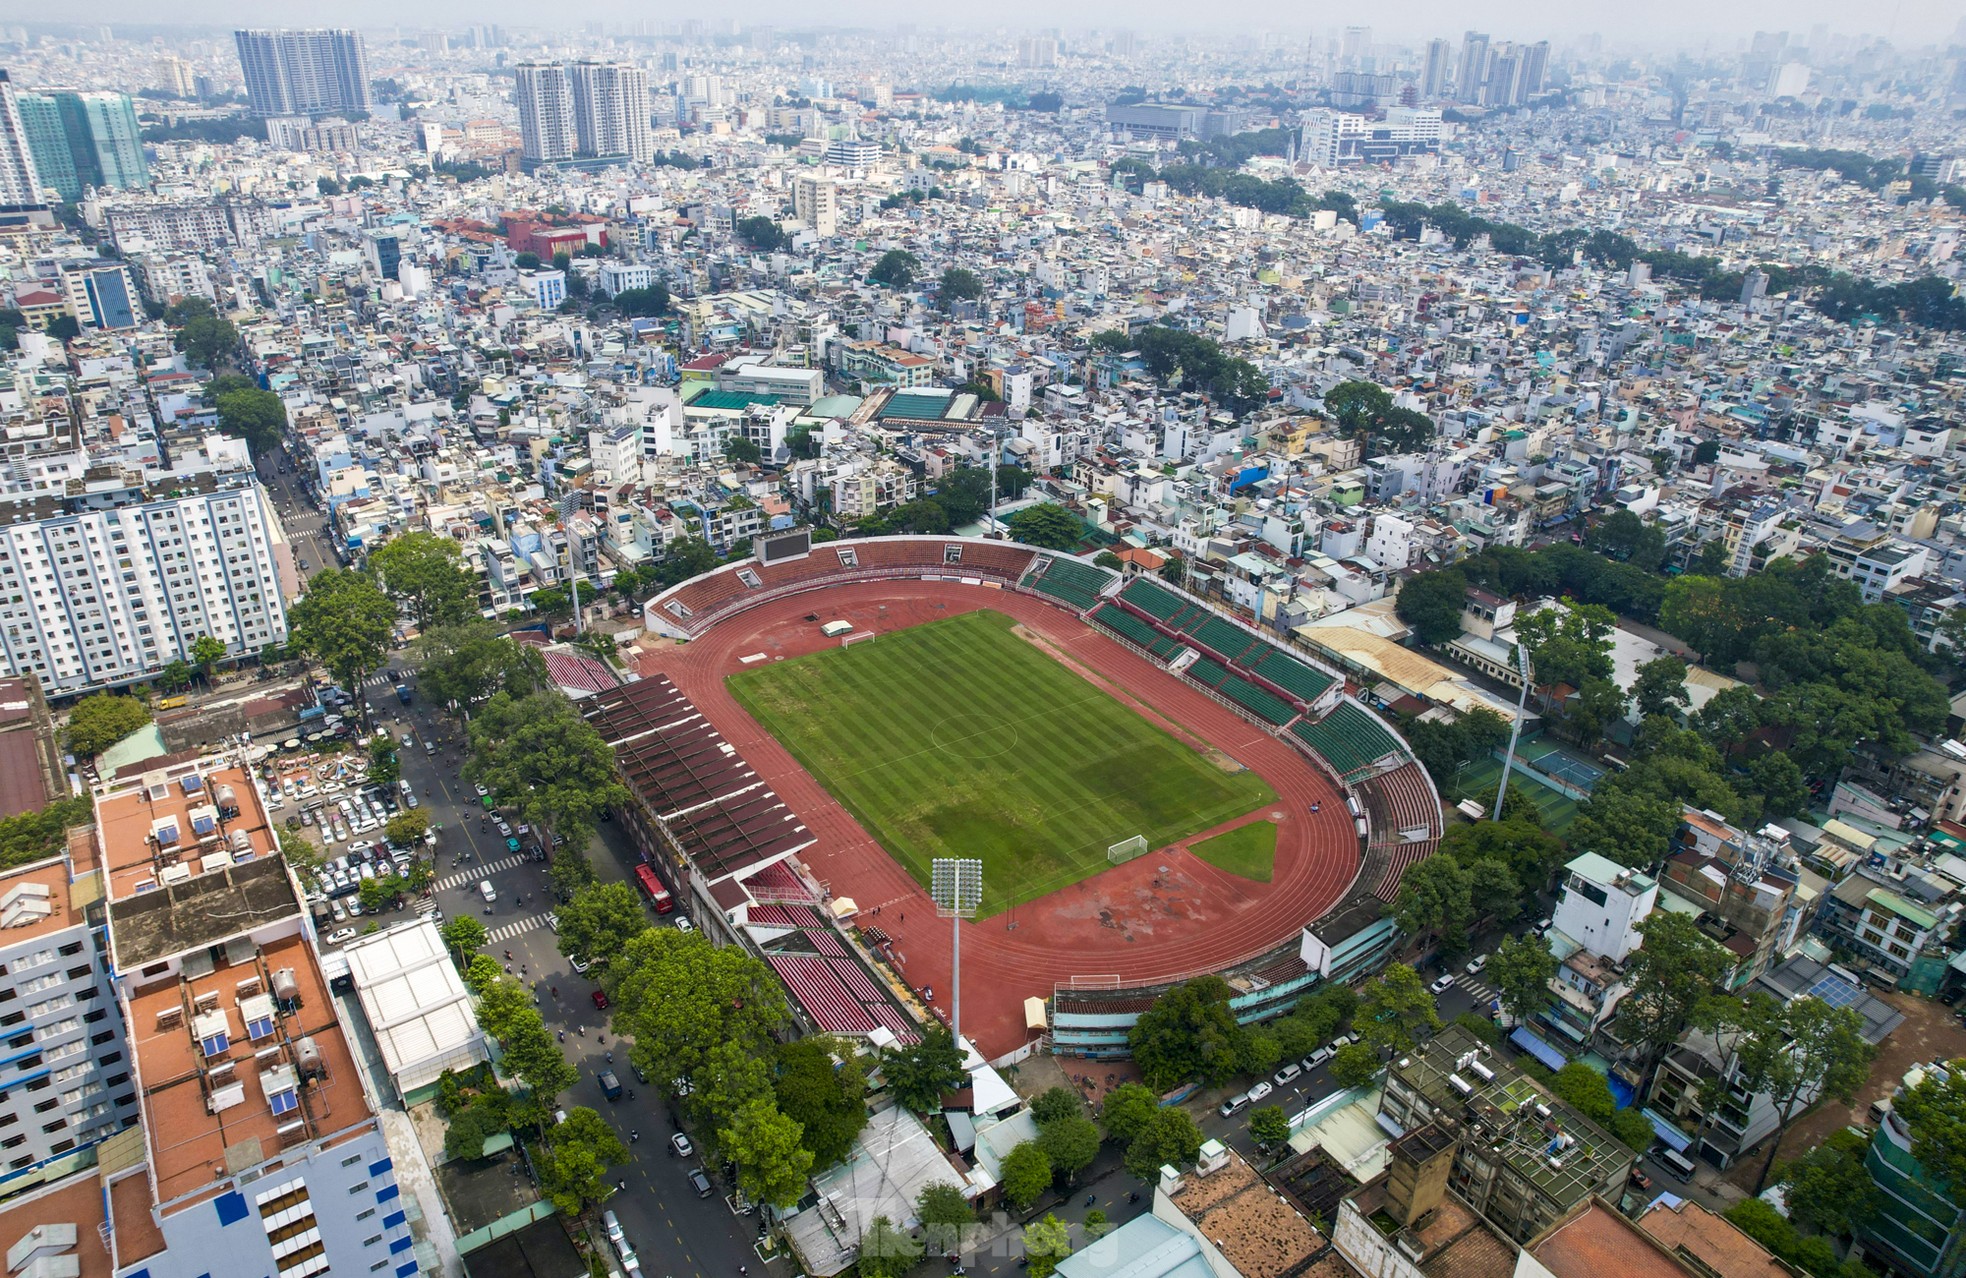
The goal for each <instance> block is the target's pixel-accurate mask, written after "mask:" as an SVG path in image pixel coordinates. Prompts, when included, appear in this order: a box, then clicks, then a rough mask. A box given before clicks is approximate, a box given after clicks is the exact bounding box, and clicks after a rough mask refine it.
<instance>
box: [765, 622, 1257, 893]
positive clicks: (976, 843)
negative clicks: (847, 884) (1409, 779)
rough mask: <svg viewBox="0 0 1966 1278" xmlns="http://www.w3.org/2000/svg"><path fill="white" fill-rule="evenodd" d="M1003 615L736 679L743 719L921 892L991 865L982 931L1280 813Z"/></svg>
mask: <svg viewBox="0 0 1966 1278" xmlns="http://www.w3.org/2000/svg"><path fill="white" fill-rule="evenodd" d="M1014 625H1015V623H1014V622H1013V621H1012V620H1011V619H1010V618H1009V617H1007V616H1005V615H1003V614H1002V613H998V612H987V611H985V612H971V613H964V614H963V615H961V616H957V617H951V618H949V619H948V620H947V621H937V622H932V623H930V624H928V625H923V626H915V627H912V628H910V629H907V630H901V631H896V632H895V633H893V634H884V635H882V636H881V637H880V638H879V639H876V640H875V641H873V642H872V643H859V644H855V645H854V646H852V647H850V648H837V649H832V650H830V651H825V652H819V653H814V654H812V655H811V656H806V657H798V658H795V659H793V660H791V661H785V662H781V663H779V664H777V665H774V666H768V667H766V668H764V669H760V670H749V671H744V672H742V673H740V674H736V675H733V676H731V679H730V689H731V692H732V694H733V695H735V696H736V698H737V700H738V701H739V702H740V703H741V704H742V705H743V706H744V708H745V709H747V710H749V711H750V712H751V715H752V717H753V718H755V719H756V720H757V721H758V722H759V723H760V724H761V725H762V726H763V727H764V728H765V729H766V731H768V732H770V733H771V734H772V735H773V736H774V737H776V738H777V739H778V740H779V741H780V742H781V743H783V744H784V746H785V747H786V748H787V749H788V750H790V751H791V752H792V754H793V756H794V757H795V758H797V759H798V761H799V763H800V764H801V765H803V766H804V767H805V768H806V770H807V771H809V772H811V773H812V774H813V775H814V776H815V777H817V778H818V779H819V783H820V784H821V785H823V786H825V787H826V789H827V790H828V791H829V792H831V794H832V795H833V797H834V798H836V799H838V800H839V801H840V802H841V804H843V805H844V806H845V807H846V809H847V811H849V812H851V813H853V815H854V817H855V818H856V819H858V820H859V822H860V824H861V826H862V827H863V828H865V829H866V830H867V832H868V833H869V834H871V835H872V836H873V837H874V838H875V839H877V840H878V841H879V842H880V844H881V846H882V847H884V848H886V849H887V851H888V854H889V855H890V856H892V857H894V858H895V859H896V860H898V861H899V862H900V863H901V864H902V865H904V866H906V867H907V869H908V871H909V872H910V873H911V874H913V875H914V876H915V878H916V879H917V880H919V881H920V882H921V883H922V884H923V885H924V886H926V885H927V884H928V881H929V862H930V861H931V860H932V859H934V858H936V857H970V858H975V859H978V860H981V861H982V862H983V889H984V892H983V907H982V910H981V911H980V913H981V914H983V915H986V916H987V915H990V914H995V913H997V912H999V911H1001V910H1004V909H1007V908H1009V907H1010V906H1013V905H1017V904H1019V903H1021V902H1024V901H1030V900H1034V899H1036V898H1038V897H1040V896H1044V895H1045V894H1047V893H1050V892H1055V891H1057V890H1058V889H1059V888H1061V887H1065V886H1067V885H1068V884H1071V883H1075V882H1077V881H1078V880H1080V879H1083V878H1085V877H1086V876H1088V875H1091V874H1095V873H1097V872H1098V871H1100V870H1103V869H1105V868H1106V867H1107V865H1108V861H1107V859H1106V849H1107V848H1108V847H1109V846H1110V845H1112V844H1114V843H1118V842H1119V841H1121V840H1122V839H1127V838H1131V837H1132V836H1134V835H1136V834H1138V835H1145V836H1146V840H1147V846H1148V847H1149V848H1157V847H1162V846H1164V845H1166V844H1168V843H1170V842H1173V841H1174V840H1176V839H1180V838H1183V837H1185V836H1187V835H1190V834H1194V833H1195V832H1197V831H1199V830H1205V829H1208V828H1209V827H1210V826H1213V825H1217V824H1219V823H1221V822H1223V821H1226V820H1228V819H1229V818H1230V817H1233V816H1237V815H1239V814H1241V813H1244V812H1248V811H1250V810H1252V809H1254V808H1256V807H1257V806H1258V805H1261V804H1264V803H1269V802H1271V801H1273V800H1274V799H1275V798H1276V795H1275V794H1274V793H1273V792H1272V791H1271V790H1270V788H1269V786H1268V785H1266V784H1265V783H1264V782H1263V780H1262V779H1261V778H1260V777H1258V776H1257V775H1256V774H1255V773H1252V772H1236V773H1230V772H1224V771H1223V770H1222V769H1221V768H1219V767H1217V766H1216V765H1215V764H1214V763H1213V762H1211V761H1210V760H1209V759H1208V758H1206V757H1205V756H1203V755H1202V754H1200V753H1198V752H1197V751H1195V750H1192V749H1190V748H1189V747H1187V746H1185V745H1183V744H1182V743H1181V742H1179V741H1177V740H1175V739H1174V738H1173V737H1172V736H1170V735H1168V734H1167V733H1166V732H1164V731H1162V730H1161V729H1159V728H1157V727H1155V726H1154V725H1152V724H1150V723H1148V722H1147V721H1146V720H1145V719H1143V718H1141V717H1140V716H1139V715H1138V714H1136V713H1134V712H1133V711H1132V710H1131V709H1129V708H1127V707H1126V706H1124V705H1122V704H1120V703H1119V702H1118V701H1116V700H1114V699H1113V698H1112V697H1110V696H1108V695H1107V694H1106V693H1104V692H1102V691H1100V690H1099V689H1098V688H1095V687H1094V686H1092V685H1091V684H1090V683H1087V682H1086V681H1085V680H1084V679H1081V678H1080V677H1079V676H1077V675H1076V674H1073V673H1072V672H1071V671H1070V670H1067V669H1066V668H1065V667H1063V666H1061V665H1059V664H1058V663H1057V662H1055V661H1053V660H1052V659H1051V658H1050V657H1049V656H1047V655H1046V654H1045V653H1044V652H1043V651H1041V650H1040V649H1039V648H1037V647H1036V646H1035V645H1033V644H1031V643H1029V642H1027V641H1026V640H1024V639H1022V638H1019V637H1018V636H1017V635H1016V634H1015V633H1014V632H1013V626H1014Z"/></svg>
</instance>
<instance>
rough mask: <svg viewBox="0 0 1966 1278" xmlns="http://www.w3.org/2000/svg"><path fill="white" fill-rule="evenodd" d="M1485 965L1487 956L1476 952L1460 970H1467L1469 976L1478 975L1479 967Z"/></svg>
mask: <svg viewBox="0 0 1966 1278" xmlns="http://www.w3.org/2000/svg"><path fill="white" fill-rule="evenodd" d="M1487 966H1488V956H1487V955H1486V954H1477V955H1475V956H1474V957H1473V958H1471V959H1469V960H1468V965H1467V967H1466V968H1464V969H1462V970H1463V971H1465V972H1467V974H1468V975H1469V976H1480V975H1481V969H1482V968H1484V967H1487Z"/></svg>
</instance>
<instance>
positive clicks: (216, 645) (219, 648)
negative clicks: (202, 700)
mask: <svg viewBox="0 0 1966 1278" xmlns="http://www.w3.org/2000/svg"><path fill="white" fill-rule="evenodd" d="M223 660H225V641H224V640H222V639H215V638H213V637H212V636H211V635H199V636H198V637H197V638H196V639H193V640H192V641H191V662H192V664H193V665H195V666H197V667H198V673H199V674H200V675H202V676H204V679H205V682H206V683H210V682H211V681H212V673H213V672H214V671H216V670H217V669H218V663H219V662H221V661H223Z"/></svg>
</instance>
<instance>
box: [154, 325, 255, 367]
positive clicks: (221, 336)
mask: <svg viewBox="0 0 1966 1278" xmlns="http://www.w3.org/2000/svg"><path fill="white" fill-rule="evenodd" d="M171 344H172V345H173V346H175V347H177V348H178V349H179V350H181V351H183V352H184V357H185V358H186V359H187V360H189V361H191V363H192V364H193V365H194V366H196V367H198V368H210V367H212V366H213V365H215V364H217V363H218V361H219V360H220V359H222V358H223V357H224V356H225V355H226V354H227V353H228V352H231V351H234V350H237V349H238V347H239V330H238V329H236V328H234V327H232V325H231V324H230V323H228V322H226V321H225V320H222V319H220V318H218V317H217V316H216V315H194V316H192V317H191V318H190V319H188V320H186V321H185V322H184V326H183V327H182V328H180V329H178V330H177V332H175V333H173V334H171Z"/></svg>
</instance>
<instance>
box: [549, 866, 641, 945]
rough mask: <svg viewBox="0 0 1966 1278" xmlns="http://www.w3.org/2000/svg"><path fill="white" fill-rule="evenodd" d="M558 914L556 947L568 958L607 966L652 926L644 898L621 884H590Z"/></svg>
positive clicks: (575, 895) (577, 893) (563, 906)
mask: <svg viewBox="0 0 1966 1278" xmlns="http://www.w3.org/2000/svg"><path fill="white" fill-rule="evenodd" d="M555 913H556V914H557V915H558V916H559V923H560V935H559V939H558V940H557V941H556V942H555V944H556V945H557V946H558V947H559V951H560V953H562V954H564V955H566V956H567V957H568V958H581V959H596V960H600V961H602V962H606V961H607V960H608V958H609V957H610V956H611V955H615V954H619V953H621V952H622V951H623V950H624V949H626V948H627V946H628V942H630V941H632V940H634V939H635V938H636V937H637V936H640V935H641V934H642V933H643V932H645V931H647V930H648V926H649V922H648V916H647V915H646V914H644V913H643V912H642V902H641V898H640V897H638V896H636V895H635V889H634V888H631V887H629V886H628V885H627V884H626V883H620V882H615V883H593V884H589V885H588V886H586V887H584V888H582V889H580V891H578V892H576V893H574V894H573V899H572V900H571V901H568V902H567V903H566V904H565V905H562V906H561V907H560V908H559V909H558V910H556V911H555Z"/></svg>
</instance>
